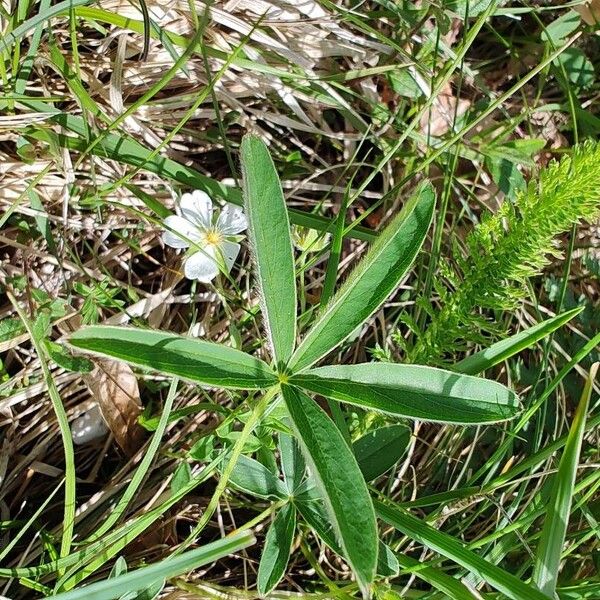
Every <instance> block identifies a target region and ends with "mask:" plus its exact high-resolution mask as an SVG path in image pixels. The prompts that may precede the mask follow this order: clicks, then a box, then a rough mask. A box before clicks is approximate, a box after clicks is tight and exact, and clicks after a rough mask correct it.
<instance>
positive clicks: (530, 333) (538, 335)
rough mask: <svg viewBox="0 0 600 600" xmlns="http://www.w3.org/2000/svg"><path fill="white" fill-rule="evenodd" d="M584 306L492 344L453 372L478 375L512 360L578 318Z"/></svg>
mask: <svg viewBox="0 0 600 600" xmlns="http://www.w3.org/2000/svg"><path fill="white" fill-rule="evenodd" d="M583 308H584V307H583V306H578V307H577V308H574V309H572V310H568V311H566V312H564V313H562V314H560V315H556V316H555V317H552V318H551V319H547V320H546V321H542V322H541V323H538V324H536V325H533V326H532V327H529V328H527V329H525V330H524V331H520V332H519V333H517V334H515V335H513V336H511V337H509V338H507V339H505V340H501V341H499V342H496V343H495V344H492V345H491V346H490V347H489V348H485V349H484V350H481V351H479V352H476V353H475V354H472V355H471V356H467V358H465V359H463V360H461V361H460V362H458V363H456V364H455V365H454V366H453V367H452V370H453V371H457V372H458V373H465V374H467V375H477V374H478V373H481V372H482V371H485V370H486V369H489V368H490V367H493V366H494V365H497V364H498V363H500V362H502V361H503V360H506V359H507V358H510V357H511V356H513V355H514V354H517V353H518V352H521V350H524V349H525V348H529V346H532V345H533V344H535V343H536V342H539V341H540V340H541V339H543V338H545V337H546V336H547V335H550V334H551V333H552V332H553V331H556V330H557V329H558V328H559V327H562V326H563V325H564V324H565V323H568V322H569V321H570V320H571V319H572V318H573V317H576V316H577V315H578V314H579V313H580V312H581V311H582V310H583Z"/></svg>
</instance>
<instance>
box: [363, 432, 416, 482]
mask: <svg viewBox="0 0 600 600" xmlns="http://www.w3.org/2000/svg"><path fill="white" fill-rule="evenodd" d="M409 441H410V429H409V428H408V427H406V426H404V425H391V426H389V427H380V428H379V429H374V430H373V431H369V433H366V434H365V435H363V436H362V437H360V438H358V439H357V440H356V441H355V442H354V443H353V444H352V450H353V451H354V456H356V462H357V463H358V466H359V467H360V470H361V471H362V474H363V475H364V477H365V479H366V480H367V481H373V479H376V478H377V477H379V476H380V475H383V474H384V473H385V472H386V471H387V470H388V469H391V468H392V467H393V466H394V465H395V464H396V463H397V462H398V461H399V460H400V457H401V456H402V455H403V454H404V453H405V452H406V448H407V447H408V442H409Z"/></svg>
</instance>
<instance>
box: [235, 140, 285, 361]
mask: <svg viewBox="0 0 600 600" xmlns="http://www.w3.org/2000/svg"><path fill="white" fill-rule="evenodd" d="M240 155H241V160H242V174H243V186H244V203H245V206H246V215H247V217H248V221H249V227H248V237H249V238H250V242H251V244H252V249H253V257H254V272H255V276H256V280H257V283H258V288H259V291H260V299H261V310H262V314H263V318H264V320H265V325H266V329H267V336H268V337H269V341H270V345H271V352H272V354H273V358H274V359H275V363H276V364H277V365H279V366H280V367H283V366H285V364H286V363H287V362H288V360H289V358H290V356H291V355H292V352H293V351H294V344H295V342H296V276H295V271H294V254H293V251H292V239H291V234H290V221H289V218H288V213H287V208H286V205H285V199H284V197H283V191H282V189H281V183H280V182H279V177H278V175H277V170H276V169H275V165H274V164H273V159H272V158H271V155H270V154H269V150H268V149H267V147H266V145H265V143H264V142H263V141H262V140H261V139H260V138H259V137H258V136H256V135H251V134H248V135H245V136H244V139H243V140H242V145H241V148H240Z"/></svg>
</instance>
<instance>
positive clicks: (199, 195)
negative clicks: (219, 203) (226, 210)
mask: <svg viewBox="0 0 600 600" xmlns="http://www.w3.org/2000/svg"><path fill="white" fill-rule="evenodd" d="M179 206H180V207H181V214H182V215H183V216H184V217H185V218H186V219H188V220H189V221H191V222H192V223H196V224H197V225H200V226H201V227H204V228H205V229H208V228H209V227H210V226H211V224H212V211H213V204H212V200H211V199H210V196H209V195H208V194H207V193H206V192H201V191H200V190H196V191H195V192H192V193H191V194H183V196H181V202H180V203H179Z"/></svg>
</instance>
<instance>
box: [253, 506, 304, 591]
mask: <svg viewBox="0 0 600 600" xmlns="http://www.w3.org/2000/svg"><path fill="white" fill-rule="evenodd" d="M295 530H296V509H295V507H294V505H293V504H292V503H291V502H288V503H287V504H284V505H283V506H282V507H281V508H280V509H279V510H278V511H277V514H276V515H275V518H274V519H273V523H271V527H269V531H268V532H267V537H266V539H265V546H264V548H263V551H262V555H261V557H260V564H259V565H258V577H257V584H258V593H259V594H260V595H261V596H267V595H268V594H269V593H270V592H271V591H272V590H273V589H274V588H275V587H276V586H277V584H278V583H279V582H280V581H281V578H282V577H283V576H284V574H285V570H286V567H287V564H288V561H289V559H290V552H291V550H292V542H293V541H294V531H295Z"/></svg>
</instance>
